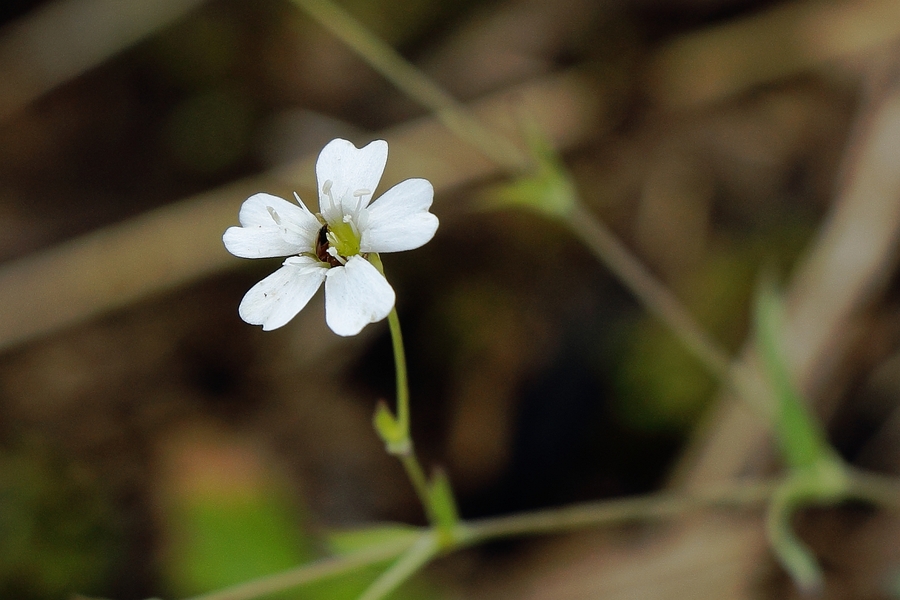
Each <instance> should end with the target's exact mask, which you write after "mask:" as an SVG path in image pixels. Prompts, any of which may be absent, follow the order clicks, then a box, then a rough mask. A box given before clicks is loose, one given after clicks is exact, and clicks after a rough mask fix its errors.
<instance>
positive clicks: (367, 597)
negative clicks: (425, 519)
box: [359, 531, 439, 600]
mask: <svg viewBox="0 0 900 600" xmlns="http://www.w3.org/2000/svg"><path fill="white" fill-rule="evenodd" d="M438 547H439V546H438V541H437V536H436V535H435V534H434V533H433V532H431V531H429V532H426V533H423V534H422V536H421V537H420V538H419V539H418V541H416V543H415V544H413V545H412V546H411V547H410V548H409V549H408V550H407V551H406V552H405V553H404V554H403V556H401V557H400V558H398V559H397V561H396V562H395V563H394V564H393V565H391V568H389V569H388V570H387V571H385V572H384V573H382V574H381V577H379V578H378V579H376V580H375V582H374V583H372V585H371V586H370V587H369V589H367V590H366V591H365V593H363V595H362V596H360V598H359V600H380V599H381V598H384V597H385V596H387V595H388V594H390V593H391V592H393V591H394V590H395V589H397V588H398V587H400V585H401V584H402V583H403V582H405V581H406V580H407V579H409V578H410V577H412V576H413V575H414V574H415V573H416V572H417V571H419V570H420V569H421V568H422V567H424V566H425V565H427V564H428V563H429V561H431V559H432V558H434V556H435V555H436V554H437V552H438Z"/></svg>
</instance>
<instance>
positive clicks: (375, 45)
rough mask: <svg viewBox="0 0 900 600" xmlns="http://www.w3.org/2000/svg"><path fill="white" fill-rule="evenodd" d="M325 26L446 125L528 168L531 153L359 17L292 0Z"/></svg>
mask: <svg viewBox="0 0 900 600" xmlns="http://www.w3.org/2000/svg"><path fill="white" fill-rule="evenodd" d="M293 2H294V3H295V4H297V5H298V6H300V7H301V8H303V9H304V10H305V11H306V12H307V13H308V14H309V15H310V16H311V17H313V18H314V19H315V20H316V21H317V22H318V23H319V24H320V25H321V26H322V27H324V28H325V29H327V30H328V31H330V32H331V33H332V34H333V35H334V36H335V37H337V38H338V39H340V40H341V41H342V42H344V43H345V44H347V45H348V46H349V47H350V48H352V49H353V50H355V51H356V52H357V53H358V54H359V55H360V56H361V57H362V58H364V59H365V60H366V61H367V62H368V63H369V64H370V65H371V66H372V68H374V69H375V70H376V71H378V72H379V73H381V75H382V76H383V77H384V78H385V79H387V80H388V81H390V82H391V83H393V84H394V85H395V86H397V88H399V89H400V90H401V91H402V92H403V93H404V94H406V95H407V96H409V97H410V98H412V99H413V100H415V101H416V102H418V103H419V104H421V105H422V106H424V107H425V108H427V109H429V110H430V111H431V112H432V113H434V116H435V118H437V119H438V121H440V122H441V123H442V124H443V125H444V126H445V127H446V128H447V129H449V130H450V131H452V132H453V133H455V134H456V135H457V136H459V137H460V139H462V140H465V141H466V142H468V143H470V144H471V145H472V146H473V147H474V148H476V149H477V150H478V151H479V152H481V153H482V154H484V155H485V156H487V157H488V158H490V159H491V160H493V161H494V162H496V163H497V164H500V165H503V166H504V167H506V168H507V169H509V170H510V171H523V170H526V169H528V168H529V166H530V165H531V160H530V159H529V157H528V155H527V154H526V153H525V152H523V151H522V150H521V149H519V148H517V147H516V146H515V145H514V144H512V143H510V142H509V140H507V139H506V138H505V137H503V136H500V135H498V134H497V133H496V132H494V131H491V130H489V129H488V128H487V127H486V126H485V125H484V124H482V123H481V122H480V121H478V120H477V119H475V118H473V117H472V116H471V115H470V114H469V113H468V111H466V109H465V108H464V107H463V106H462V105H461V104H460V103H459V102H457V101H456V99H455V98H453V96H451V95H450V94H448V93H447V92H445V91H444V90H443V89H442V88H441V87H440V86H438V85H437V84H435V83H434V82H433V81H432V80H431V79H429V78H428V77H427V76H425V75H424V74H423V73H421V72H420V71H419V70H418V69H416V68H415V67H414V66H413V65H411V64H409V62H407V61H406V59H404V58H403V57H402V56H401V55H400V54H399V53H398V52H397V51H396V50H394V49H393V48H392V47H391V46H390V45H388V44H386V43H385V42H384V41H383V40H381V39H379V38H378V37H376V36H374V35H372V33H371V32H370V31H369V30H368V29H366V28H365V27H364V26H363V25H362V24H361V23H359V21H357V20H356V19H354V18H353V16H352V15H350V13H348V12H347V11H345V10H344V9H343V8H341V7H340V6H338V5H337V4H335V3H333V2H331V1H330V0H293Z"/></svg>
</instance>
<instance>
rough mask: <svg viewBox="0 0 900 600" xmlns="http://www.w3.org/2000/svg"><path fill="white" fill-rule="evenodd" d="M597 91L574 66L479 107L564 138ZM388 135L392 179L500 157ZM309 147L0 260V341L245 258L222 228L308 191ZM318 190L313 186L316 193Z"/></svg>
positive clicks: (425, 125)
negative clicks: (272, 166) (264, 168)
mask: <svg viewBox="0 0 900 600" xmlns="http://www.w3.org/2000/svg"><path fill="white" fill-rule="evenodd" d="M603 98H604V95H603V92H602V91H600V90H599V89H598V88H597V87H596V85H594V84H593V83H591V82H590V80H589V79H586V78H584V77H581V76H580V75H578V74H575V73H572V74H569V75H563V76H553V77H548V78H546V79H542V80H538V81H535V82H532V83H530V84H527V85H524V86H521V87H519V88H515V89H513V90H510V91H507V92H504V93H501V94H498V95H496V96H493V97H491V98H489V99H487V100H485V101H483V102H481V103H479V104H477V106H475V107H474V110H475V114H476V115H477V116H479V117H480V118H483V119H485V120H486V122H489V123H491V124H493V125H494V126H496V127H498V128H499V129H505V130H507V131H514V130H515V129H516V127H517V126H518V121H517V119H516V116H517V115H522V116H526V115H527V116H528V117H529V118H531V119H534V121H535V123H536V124H537V125H538V126H540V127H541V128H543V130H544V131H546V132H547V134H548V135H549V136H550V138H551V139H553V140H554V141H555V142H556V143H557V144H558V145H559V146H560V147H567V146H570V145H572V144H573V143H574V142H576V141H578V140H579V139H582V137H583V136H585V135H587V134H588V133H589V132H590V131H591V129H592V124H595V123H597V122H598V121H599V120H602V119H603V117H604V113H605V105H604V103H603ZM375 137H383V138H385V139H387V140H389V142H390V143H391V160H390V162H389V165H388V170H387V171H386V173H385V184H386V185H389V184H390V183H392V182H396V181H398V180H400V179H402V178H405V177H407V176H408V175H409V174H410V173H413V172H414V173H416V174H417V175H420V176H424V177H426V178H428V179H429V180H430V181H431V182H432V183H433V184H434V186H435V189H436V190H437V192H438V195H440V192H441V191H444V190H447V189H449V188H452V187H454V186H458V185H462V184H465V183H471V182H473V181H477V180H479V179H481V178H484V177H486V176H489V175H495V174H497V173H498V167H496V166H495V165H493V164H492V163H491V162H489V161H488V160H487V159H484V158H482V157H480V156H478V155H477V154H475V153H473V152H471V150H470V149H469V147H468V146H467V145H466V144H465V143H463V142H461V141H459V140H458V139H457V138H456V137H454V136H453V135H452V134H450V133H449V132H447V130H445V129H444V128H443V127H441V126H440V125H439V124H438V123H437V122H435V121H434V120H432V119H424V120H421V121H417V122H414V123H409V124H406V125H403V126H400V127H398V128H395V129H393V130H390V131H385V132H381V133H379V134H376V136H375ZM314 164H315V156H309V157H306V158H304V159H301V160H300V161H298V162H297V163H294V164H290V165H286V166H285V167H283V168H281V169H278V170H277V171H275V172H271V173H268V174H266V175H264V176H262V177H258V178H253V179H249V180H245V181H239V182H236V183H233V184H230V185H227V186H225V187H223V188H219V189H214V190H211V191H208V192H204V193H202V194H200V195H198V196H195V197H192V198H188V199H186V200H183V201H181V202H177V203H175V204H172V205H170V206H168V207H165V208H162V209H159V210H156V211H153V212H150V213H146V214H144V215H141V216H139V217H137V218H135V219H132V220H130V221H128V222H125V223H122V224H119V225H115V226H112V227H108V228H105V229H102V230H99V231H96V232H93V233H91V234H88V235H86V236H83V237H80V238H77V239H74V240H71V241H69V242H67V243H64V244H61V245H59V246H57V247H55V248H51V249H48V250H46V251H44V252H41V253H39V254H36V255H33V256H29V257H26V258H24V259H21V260H18V261H15V262H12V263H9V264H7V265H5V266H3V268H2V269H0V305H2V306H3V307H4V310H3V312H2V314H0V348H8V347H10V346H12V345H14V344H17V343H21V342H23V341H26V340H29V339H33V338H35V337H38V336H41V335H46V334H48V333H50V332H52V331H55V330H57V329H60V328H63V327H65V326H67V325H71V324H74V323H78V322H81V321H84V320H85V319H88V318H90V317H92V316H95V315H98V314H101V313H103V312H105V311H108V310H110V309H113V308H117V307H122V306H126V305H128V304H129V303H132V302H135V301H137V300H139V299H141V298H143V297H146V296H148V295H150V294H153V293H159V292H161V291H164V290H167V289H171V288H173V287H175V286H177V285H180V284H185V283H187V282H190V281H193V280H196V279H198V278H201V277H204V276H207V275H209V274H211V273H215V272H217V271H222V270H225V269H228V268H232V267H236V266H238V265H239V264H242V263H241V261H239V260H236V259H234V257H232V256H231V255H230V254H228V253H227V252H226V251H225V248H224V247H223V246H222V241H221V237H222V232H223V231H224V230H225V229H226V228H227V227H228V226H229V225H233V224H236V221H237V213H238V208H239V206H240V203H241V202H242V201H243V200H244V199H246V198H247V197H248V196H249V195H250V194H252V193H255V192H258V191H262V190H265V191H268V192H270V193H275V194H280V195H282V196H285V197H290V195H291V192H292V191H293V190H297V191H298V192H300V193H301V195H303V196H305V197H307V198H309V197H310V194H309V193H308V192H307V193H304V192H306V191H307V190H310V189H315V182H314V180H313V177H314ZM313 195H314V194H313Z"/></svg>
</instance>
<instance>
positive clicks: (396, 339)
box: [379, 261, 412, 443]
mask: <svg viewBox="0 0 900 600" xmlns="http://www.w3.org/2000/svg"><path fill="white" fill-rule="evenodd" d="M379 262H380V261H379ZM388 325H389V326H390V329H391V345H392V346H393V348H394V371H395V373H396V378H397V424H398V425H399V426H400V430H401V431H402V432H403V434H404V437H405V438H406V439H407V440H410V443H411V438H412V436H411V435H410V432H409V380H408V378H407V374H406V351H405V350H404V349H403V333H402V332H401V331H400V318H399V317H398V316H397V308H396V307H395V308H392V309H391V312H390V314H389V315H388Z"/></svg>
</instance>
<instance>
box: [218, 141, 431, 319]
mask: <svg viewBox="0 0 900 600" xmlns="http://www.w3.org/2000/svg"><path fill="white" fill-rule="evenodd" d="M387 153H388V145H387V142H385V141H383V140H377V141H374V142H372V143H370V144H369V145H368V146H366V147H364V148H362V149H360V148H357V147H356V146H354V145H353V144H351V143H350V142H348V141H347V140H341V139H337V140H332V141H331V142H329V143H328V145H327V146H325V148H323V149H322V152H321V153H320V154H319V159H318V161H317V162H316V178H317V180H318V186H319V210H320V213H319V214H313V213H312V212H310V210H309V209H308V208H306V205H304V204H303V202H302V201H301V200H300V198H299V197H297V202H298V204H294V203H293V202H289V201H287V200H284V199H282V198H279V197H277V196H272V195H271V194H255V195H253V196H251V197H250V198H248V199H247V200H246V201H245V202H244V204H243V205H242V206H241V211H240V216H239V219H240V222H241V226H240V227H230V228H228V230H227V231H226V232H225V235H224V236H223V237H222V241H224V242H225V247H226V248H227V249H228V251H229V252H231V253H232V254H234V255H235V256H240V257H242V258H271V257H275V256H287V257H288V258H287V259H286V260H285V261H284V264H283V265H282V267H281V268H280V269H278V270H277V271H275V272H274V273H272V274H271V275H269V276H268V277H266V278H265V279H263V280H262V281H260V282H259V283H257V284H256V285H254V286H253V287H252V288H250V291H248V292H247V294H246V295H245V296H244V299H243V300H242V301H241V306H240V308H239V313H240V315H241V318H242V319H243V320H244V321H246V322H247V323H250V324H252V325H262V327H263V329H264V330H267V331H268V330H272V329H276V328H278V327H281V326H282V325H284V324H286V323H287V322H288V321H290V320H291V319H293V318H294V317H295V316H296V315H297V313H299V312H300V311H301V310H302V309H303V307H304V306H306V304H307V302H309V299H310V298H312V296H313V294H315V293H316V290H318V289H319V286H321V285H322V282H323V281H324V282H325V321H326V322H327V323H328V326H329V327H331V329H332V331H334V332H335V333H337V334H338V335H344V336H347V335H356V334H357V333H359V332H360V331H362V328H363V327H365V326H366V325H368V324H369V323H375V322H377V321H380V320H382V319H384V318H385V317H387V316H388V313H390V312H391V309H393V307H394V290H393V288H391V286H390V284H389V283H388V282H387V280H386V279H385V278H384V276H383V275H382V274H381V273H380V272H379V271H378V269H376V268H375V267H374V266H373V265H372V263H370V262H369V261H368V260H367V257H368V255H369V254H371V253H381V252H398V251H400V250H412V249H413V248H418V247H419V246H422V245H423V244H425V243H426V242H428V241H429V240H430V239H431V238H432V237H434V232H435V231H436V230H437V227H438V219H437V217H436V216H434V215H433V214H431V213H430V212H428V209H429V207H430V206H431V201H432V198H433V196H434V189H433V188H432V187H431V184H430V183H429V182H428V181H426V180H425V179H407V180H406V181H403V182H401V183H399V184H397V185H396V186H394V187H392V188H391V189H389V190H388V191H387V192H385V193H384V194H383V195H382V196H381V197H380V198H378V200H376V201H375V202H372V201H371V200H372V193H373V192H374V191H375V187H376V186H377V185H378V182H379V180H380V179H381V174H382V172H384V166H385V164H386V163H387ZM295 197H296V194H295Z"/></svg>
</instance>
